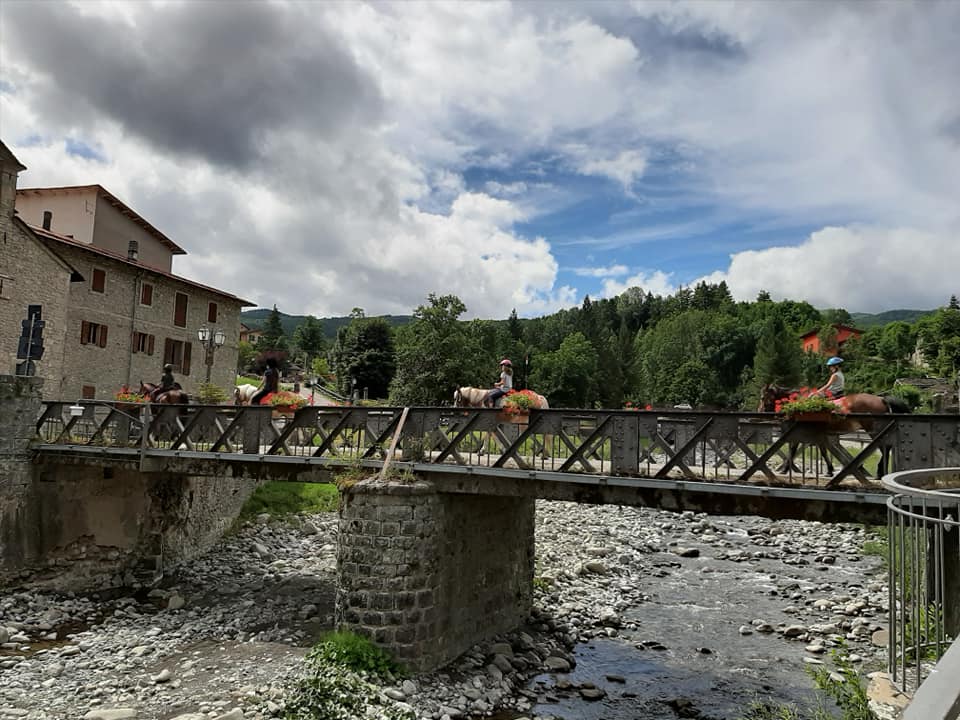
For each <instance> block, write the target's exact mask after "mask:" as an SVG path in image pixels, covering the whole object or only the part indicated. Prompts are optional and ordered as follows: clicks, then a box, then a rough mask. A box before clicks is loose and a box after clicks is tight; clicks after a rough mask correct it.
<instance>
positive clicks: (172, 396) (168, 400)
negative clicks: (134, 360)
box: [140, 380, 190, 405]
mask: <svg viewBox="0 0 960 720" xmlns="http://www.w3.org/2000/svg"><path fill="white" fill-rule="evenodd" d="M158 387H159V386H158V385H154V384H153V383H145V382H143V380H141V381H140V394H141V395H143V396H144V397H148V398H149V397H153V392H154V391H155V390H156V389H157V388H158ZM151 402H154V403H156V404H157V405H189V404H190V396H189V395H187V393H185V392H184V391H183V388H182V387H180V383H175V384H174V386H173V389H172V390H167V391H166V392H162V393H160V394H159V395H158V396H157V399H156V400H152V401H151Z"/></svg>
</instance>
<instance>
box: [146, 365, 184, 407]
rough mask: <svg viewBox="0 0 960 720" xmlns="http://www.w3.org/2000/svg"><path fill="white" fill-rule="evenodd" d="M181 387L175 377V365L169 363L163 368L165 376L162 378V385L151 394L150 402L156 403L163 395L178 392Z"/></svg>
mask: <svg viewBox="0 0 960 720" xmlns="http://www.w3.org/2000/svg"><path fill="white" fill-rule="evenodd" d="M179 387H180V386H179V385H177V381H176V379H174V377H173V365H171V364H170V363H167V364H166V365H164V366H163V376H162V377H161V378H160V384H159V385H157V387H156V388H154V390H153V393H151V397H150V400H151V401H152V402H156V401H157V398H159V397H160V396H161V395H163V394H164V393H165V392H169V391H170V390H176V389H178V388H179Z"/></svg>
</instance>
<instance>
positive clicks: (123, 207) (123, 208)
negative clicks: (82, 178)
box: [17, 185, 187, 255]
mask: <svg viewBox="0 0 960 720" xmlns="http://www.w3.org/2000/svg"><path fill="white" fill-rule="evenodd" d="M89 190H94V191H96V193H97V195H99V196H100V197H102V198H103V199H104V200H106V201H107V202H108V203H110V204H111V205H113V207H115V208H116V209H117V210H119V211H120V214H121V215H124V216H126V217H128V218H130V219H131V220H133V222H134V223H136V224H137V225H139V226H140V227H142V228H143V229H144V230H146V231H147V232H148V233H150V234H151V235H153V236H154V237H155V238H156V239H157V240H159V241H160V242H161V243H162V244H163V245H165V246H166V247H167V249H168V250H170V252H172V253H173V254H174V255H186V254H187V251H186V250H184V249H183V248H182V247H180V246H179V245H177V244H176V243H175V242H174V241H173V240H171V239H170V238H168V237H167V236H166V235H164V234H163V233H162V232H160V231H159V230H157V229H156V228H155V227H154V226H153V225H151V224H150V223H149V222H147V220H145V219H144V218H143V217H142V216H140V215H139V214H137V212H136V211H135V210H134V209H133V208H131V207H130V206H129V205H127V204H126V203H125V202H123V201H122V200H120V199H119V198H118V197H117V196H116V195H114V194H113V193H112V192H110V191H109V190H107V189H106V188H105V187H103V186H102V185H64V186H61V187H45V188H23V189H19V190H17V195H28V194H29V195H49V194H53V193H57V192H63V193H66V192H84V191H89Z"/></svg>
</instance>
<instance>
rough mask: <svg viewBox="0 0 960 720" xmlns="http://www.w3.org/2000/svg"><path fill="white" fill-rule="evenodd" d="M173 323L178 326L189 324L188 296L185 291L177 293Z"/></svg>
mask: <svg viewBox="0 0 960 720" xmlns="http://www.w3.org/2000/svg"><path fill="white" fill-rule="evenodd" d="M173 324H174V325H176V326H177V327H186V326H187V296H186V295H184V294H183V293H177V299H176V301H175V302H174V305H173Z"/></svg>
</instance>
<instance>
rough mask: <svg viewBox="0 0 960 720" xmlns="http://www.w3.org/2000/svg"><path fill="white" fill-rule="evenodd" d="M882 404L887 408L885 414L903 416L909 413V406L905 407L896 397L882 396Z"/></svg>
mask: <svg viewBox="0 0 960 720" xmlns="http://www.w3.org/2000/svg"><path fill="white" fill-rule="evenodd" d="M883 402H884V404H885V405H886V406H887V412H892V413H903V414H905V415H906V414H909V413H910V412H911V410H910V406H909V405H907V403H906V401H904V399H903V398H899V397H897V396H896V395H884V396H883Z"/></svg>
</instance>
